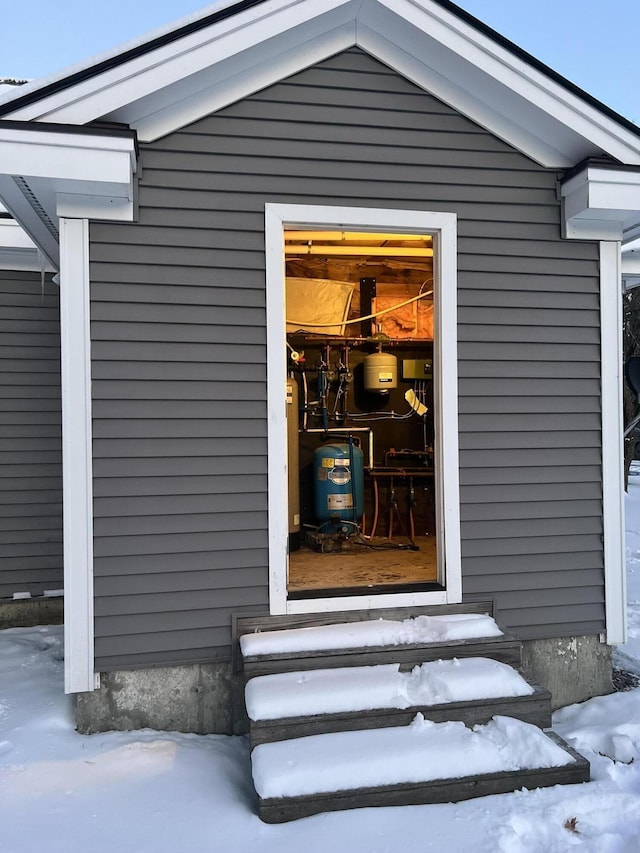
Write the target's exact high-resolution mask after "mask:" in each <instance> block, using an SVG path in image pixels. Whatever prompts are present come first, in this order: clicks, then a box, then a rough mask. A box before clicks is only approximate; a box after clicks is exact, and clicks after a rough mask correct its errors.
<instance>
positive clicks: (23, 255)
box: [0, 246, 56, 272]
mask: <svg viewBox="0 0 640 853" xmlns="http://www.w3.org/2000/svg"><path fill="white" fill-rule="evenodd" d="M43 265H44V271H45V272H55V271H56V269H55V267H54V266H53V264H52V263H51V262H50V261H48V260H46V258H45V257H44V255H42V254H40V253H39V252H38V250H37V249H36V248H34V249H32V250H28V249H6V248H4V247H2V246H0V270H14V271H18V270H21V271H25V272H41V271H42V268H43Z"/></svg>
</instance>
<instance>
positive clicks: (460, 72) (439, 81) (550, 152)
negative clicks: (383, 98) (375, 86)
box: [357, 23, 589, 169]
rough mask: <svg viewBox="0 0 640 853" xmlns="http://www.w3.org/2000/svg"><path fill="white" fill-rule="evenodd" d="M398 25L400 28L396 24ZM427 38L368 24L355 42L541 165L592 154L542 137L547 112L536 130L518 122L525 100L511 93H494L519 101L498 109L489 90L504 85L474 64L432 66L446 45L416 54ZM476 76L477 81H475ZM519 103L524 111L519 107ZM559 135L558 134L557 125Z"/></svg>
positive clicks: (573, 160) (565, 165)
mask: <svg viewBox="0 0 640 853" xmlns="http://www.w3.org/2000/svg"><path fill="white" fill-rule="evenodd" d="M395 29H396V30H397V29H398V27H396V28H395ZM424 40H425V37H424V35H423V34H422V33H421V34H420V35H419V36H418V35H417V34H416V32H415V31H412V30H410V29H408V28H407V32H406V33H405V34H404V36H399V34H398V33H397V32H396V33H395V34H394V40H393V41H392V40H391V37H390V32H380V31H378V30H377V29H373V28H371V27H369V26H366V25H365V24H362V23H359V24H358V38H357V43H358V46H359V47H361V48H362V50H364V51H366V52H367V53H370V54H371V55H372V56H375V57H377V58H378V59H379V60H380V61H382V62H384V63H385V64H386V65H388V66H389V67H390V68H392V69H393V70H394V71H397V72H398V74H401V75H402V76H403V77H406V78H407V80H411V82H412V83H415V84H416V85H417V86H420V88H422V89H424V90H425V91H426V92H429V93H431V94H432V95H434V96H435V97H437V98H439V99H440V100H441V101H443V102H444V103H446V104H448V105H449V106H450V107H452V109H455V110H457V111H458V112H460V113H461V114H462V115H464V116H466V117H467V118H469V119H471V120H472V121H474V122H476V123H477V124H478V125H480V127H485V128H486V129H487V130H489V131H490V132H491V133H493V134H494V135H495V136H497V137H499V138H500V139H502V140H504V141H505V142H506V143H508V144H509V145H512V146H513V147H514V148H516V149H517V150H518V151H521V152H523V153H524V154H526V155H527V156H528V157H531V159H532V160H535V161H536V162H537V163H540V164H541V165H542V166H545V167H546V166H549V167H553V168H562V169H565V168H569V167H570V166H573V165H574V164H575V163H576V161H579V160H581V159H584V157H585V156H586V155H587V154H588V153H589V148H588V147H585V148H583V149H582V150H580V151H577V150H576V142H575V140H572V139H567V140H563V141H564V142H565V149H568V150H570V151H571V153H570V154H569V153H567V150H564V151H563V150H561V148H559V147H558V146H554V145H552V144H550V141H549V140H550V139H553V137H554V134H553V132H551V131H550V132H549V133H548V134H546V135H543V136H542V137H541V136H540V135H538V134H539V132H540V129H541V126H543V125H544V124H545V121H546V122H547V123H548V122H550V119H549V117H548V116H544V115H539V123H538V126H536V134H534V133H532V132H531V131H529V130H528V129H527V128H526V127H525V126H524V125H522V124H518V122H517V121H516V119H515V116H517V115H518V112H519V111H520V112H521V109H522V103H521V101H520V100H519V99H516V98H515V96H514V95H513V94H512V93H509V92H504V93H502V94H501V93H500V92H496V97H495V98H494V100H495V101H496V102H499V103H501V105H502V106H503V107H504V106H507V104H506V101H508V100H514V99H515V100H516V108H515V109H514V110H513V111H512V112H508V111H506V112H503V113H498V112H497V111H496V110H495V108H494V106H493V104H491V103H488V102H487V101H486V100H485V97H486V94H487V92H488V90H489V89H496V90H499V89H500V88H501V87H500V84H499V83H497V82H496V81H495V80H493V79H491V78H489V77H486V75H483V74H482V72H481V71H477V70H473V69H471V68H470V67H466V68H461V67H460V62H459V59H458V58H457V57H455V58H454V57H452V56H451V55H449V56H447V57H446V60H447V61H446V63H440V64H439V65H438V67H434V64H432V63H433V59H434V54H437V53H441V52H442V46H441V45H439V44H437V42H435V41H433V40H431V45H432V48H431V49H430V48H425V45H424V44H422V46H421V49H420V50H419V51H418V52H416V50H415V49H412V44H411V43H412V42H413V41H421V42H424ZM422 57H429V59H430V60H431V63H430V64H427V63H426V62H425V61H423V59H422ZM474 77H475V78H476V79H475V82H473V78H474ZM479 77H484V78H485V85H484V89H483V91H482V92H480V91H477V93H476V90H477V89H478V87H477V82H478V80H477V78H479ZM518 107H519V108H520V110H518V109H517V108H518ZM555 135H556V136H557V135H558V128H557V127H556V128H555ZM565 135H566V134H565ZM583 144H584V143H583Z"/></svg>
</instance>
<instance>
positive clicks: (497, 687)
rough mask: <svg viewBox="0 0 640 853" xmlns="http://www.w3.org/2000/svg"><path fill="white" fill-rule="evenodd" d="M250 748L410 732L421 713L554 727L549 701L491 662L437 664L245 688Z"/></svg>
mask: <svg viewBox="0 0 640 853" xmlns="http://www.w3.org/2000/svg"><path fill="white" fill-rule="evenodd" d="M245 702H246V706H247V712H248V715H249V721H250V733H251V745H252V747H254V746H256V745H257V744H260V743H265V742H270V741H275V740H284V739H287V738H297V737H303V736H307V735H311V734H321V733H324V732H336V731H348V730H354V729H370V728H385V727H390V726H402V725H407V724H408V723H409V722H410V721H411V720H412V719H413V718H414V717H415V715H416V713H418V712H422V713H423V714H424V715H425V717H427V718H428V719H430V720H433V721H435V722H444V721H446V720H460V721H462V722H464V723H466V724H467V725H473V724H475V723H484V722H487V721H488V720H490V719H491V717H493V716H494V715H496V714H503V715H506V716H510V717H516V718H518V719H521V720H524V721H526V722H529V723H533V724H535V725H537V726H541V727H547V726H550V725H551V695H550V694H549V692H548V691H547V690H544V689H543V688H540V687H533V686H531V685H530V684H529V683H528V682H527V681H525V679H524V678H523V677H522V676H521V675H520V674H519V673H518V672H517V671H516V670H515V669H513V668H512V667H510V666H507V665H506V664H503V663H500V662H498V661H495V660H491V659H488V658H468V659H463V660H458V659H454V660H439V661H434V662H430V663H423V664H422V665H420V666H416V667H414V668H413V669H412V670H411V671H408V672H403V671H401V668H400V665H399V664H385V665H379V666H368V667H349V668H338V669H316V670H309V671H304V672H287V673H279V674H274V675H264V676H258V677H257V678H252V679H251V680H250V681H248V682H247V685H246V688H245Z"/></svg>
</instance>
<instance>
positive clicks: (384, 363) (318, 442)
mask: <svg viewBox="0 0 640 853" xmlns="http://www.w3.org/2000/svg"><path fill="white" fill-rule="evenodd" d="M284 254H285V299H286V343H285V346H286V354H287V436H288V440H287V444H288V452H287V457H288V507H289V535H288V541H289V562H288V567H289V568H288V578H287V595H288V598H289V599H290V600H296V599H312V598H328V597H329V598H330V597H343V596H359V595H363V594H366V595H376V594H393V593H412V592H424V591H429V590H437V589H442V577H443V571H442V566H441V565H439V561H440V559H441V557H439V553H441V551H442V549H441V548H439V541H438V540H439V530H440V529H441V525H440V519H439V517H438V515H439V511H438V500H437V497H436V477H435V472H436V465H435V454H436V448H437V443H438V435H437V426H436V425H437V423H438V420H439V419H438V418H437V417H435V414H436V413H435V406H436V405H437V403H436V395H434V385H433V378H434V334H435V323H434V317H435V310H434V308H435V304H436V302H437V299H438V295H437V290H438V284H437V282H436V278H437V275H436V274H435V272H434V271H435V270H436V269H437V265H434V240H433V237H432V236H431V235H430V234H426V233H423V234H420V233H415V234H414V233H404V234H403V233H395V232H382V231H380V232H368V231H366V232H358V231H356V230H338V229H330V228H323V229H320V228H316V229H309V228H302V227H286V228H285V230H284ZM435 352H437V348H436V350H435Z"/></svg>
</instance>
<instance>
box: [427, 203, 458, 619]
mask: <svg viewBox="0 0 640 853" xmlns="http://www.w3.org/2000/svg"><path fill="white" fill-rule="evenodd" d="M434 242H435V245H436V247H437V251H436V255H435V257H436V262H437V264H438V269H437V270H435V271H434V277H435V280H436V282H438V283H439V286H438V287H437V288H436V293H435V296H436V300H435V308H436V312H437V316H436V318H435V320H436V330H437V331H436V334H435V345H434V362H435V365H434V368H435V369H434V376H435V377H436V381H435V383H434V389H435V392H436V398H435V415H436V417H437V419H438V422H437V424H436V430H435V434H436V439H437V441H438V443H439V447H436V454H435V463H436V478H435V487H436V501H437V503H436V506H437V507H439V511H440V512H441V513H442V514H443V515H444V518H443V519H442V521H441V523H440V529H441V530H442V531H443V532H442V534H441V536H440V540H442V539H444V543H442V541H441V542H440V543H439V545H438V548H439V553H438V563H439V565H440V566H444V567H445V570H446V578H445V577H442V578H440V583H442V584H443V586H445V589H446V593H447V603H448V604H456V603H457V602H459V601H462V573H461V571H450V570H449V567H451V566H461V564H462V556H461V545H460V472H459V467H460V462H459V450H458V240H457V220H456V217H455V215H454V214H451V215H450V218H449V220H448V221H445V222H443V224H442V226H441V228H440V230H439V233H438V234H437V235H436V237H435V240H434ZM440 490H442V497H439V492H440Z"/></svg>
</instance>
